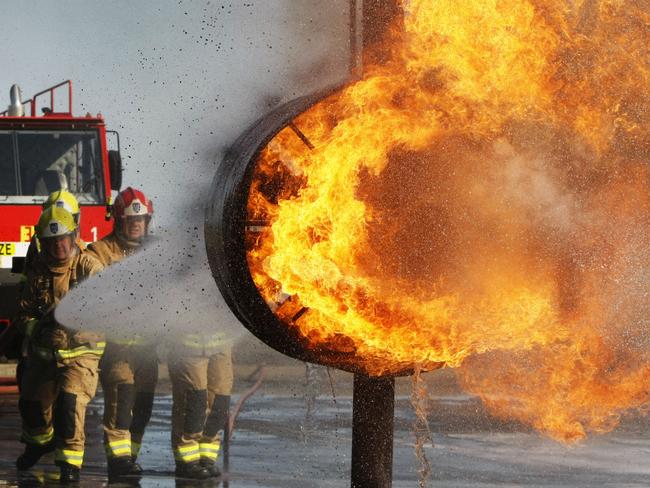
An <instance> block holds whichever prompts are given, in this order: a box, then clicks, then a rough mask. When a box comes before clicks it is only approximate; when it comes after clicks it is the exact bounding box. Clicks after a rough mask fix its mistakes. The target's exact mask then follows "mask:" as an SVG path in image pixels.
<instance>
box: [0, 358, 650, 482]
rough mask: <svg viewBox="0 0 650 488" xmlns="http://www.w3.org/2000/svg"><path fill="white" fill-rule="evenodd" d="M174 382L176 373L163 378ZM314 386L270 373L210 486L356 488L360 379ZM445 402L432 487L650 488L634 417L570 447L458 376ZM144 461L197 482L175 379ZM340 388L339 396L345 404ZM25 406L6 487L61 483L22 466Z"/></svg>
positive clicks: (5, 421)
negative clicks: (464, 385) (500, 409)
mask: <svg viewBox="0 0 650 488" xmlns="http://www.w3.org/2000/svg"><path fill="white" fill-rule="evenodd" d="M238 369H239V370H238V381H237V385H236V394H235V395H234V397H233V403H236V402H237V400H238V398H239V397H240V396H241V394H242V393H244V392H245V391H246V390H247V388H248V387H249V386H250V383H249V382H247V381H246V376H248V375H249V374H250V373H251V372H252V371H253V369H254V368H253V367H252V366H247V367H246V366H242V367H240V368H238ZM163 377H164V373H163ZM311 378H312V379H311V380H310V381H309V382H308V381H307V380H306V375H305V368H304V366H302V365H300V364H299V363H292V364H289V365H285V366H277V365H275V366H271V367H268V368H267V369H266V380H265V381H264V383H263V385H262V387H261V388H260V389H259V390H258V391H257V393H256V394H255V395H253V396H252V397H251V398H250V399H249V400H248V401H247V402H246V403H245V404H244V405H243V407H242V409H241V413H240V415H239V418H238V420H237V425H236V430H235V432H234V435H233V439H232V442H231V445H230V456H229V464H230V466H229V468H230V469H229V474H228V475H227V476H226V477H224V479H223V480H221V481H210V482H205V483H203V484H201V485H200V486H219V483H221V482H223V485H224V486H230V487H237V488H248V487H282V488H310V487H346V486H349V476H350V475H349V473H350V446H351V415H352V401H351V390H350V379H351V377H350V375H347V374H343V373H334V374H333V375H332V377H331V380H330V378H329V377H328V376H327V374H326V373H325V372H324V370H318V371H316V372H313V374H312V375H311ZM427 381H428V383H429V384H430V394H431V397H432V399H433V405H432V407H433V408H432V411H431V413H430V415H429V420H430V425H431V430H432V432H433V446H431V445H430V444H428V445H427V446H426V448H425V451H426V456H427V457H428V459H429V461H430V462H431V465H432V475H431V478H430V481H429V482H428V484H427V486H432V487H433V486H435V487H481V488H487V487H494V486H499V487H519V486H527V487H528V486H530V487H554V486H558V487H594V486H606V487H617V488H620V487H645V486H650V463H649V462H648V461H649V460H650V424H649V423H648V422H647V421H646V420H645V419H640V420H639V419H636V420H631V421H628V422H627V423H626V424H625V425H623V426H621V428H620V429H618V430H617V431H616V432H613V433H611V434H608V435H604V436H598V437H593V438H591V439H589V440H588V441H587V442H585V443H584V444H583V445H582V446H580V447H574V448H567V447H564V446H562V445H559V444H557V443H555V442H553V441H551V440H548V439H545V438H543V437H540V436H539V435H537V434H536V433H534V432H530V431H529V430H528V429H526V428H525V427H524V426H521V425H517V424H514V423H504V422H499V421H496V420H494V419H492V418H491V417H490V416H489V415H487V414H486V412H485V411H484V409H483V408H482V406H481V404H480V402H479V401H478V400H477V399H475V398H473V397H469V396H466V395H464V394H462V392H460V391H458V390H457V388H456V387H455V384H454V380H453V375H450V374H449V373H447V372H437V373H432V374H430V375H429V376H428V377H427ZM160 386H161V388H160V394H159V395H158V396H157V398H156V403H155V411H154V415H153V420H152V422H151V425H150V428H149V429H148V431H147V434H146V436H145V442H144V446H143V452H142V455H141V458H140V462H141V464H142V466H143V467H144V468H145V470H146V472H145V476H144V477H143V478H142V479H141V480H140V486H143V487H172V486H197V484H196V483H192V482H190V483H187V482H183V481H182V480H174V478H173V476H172V470H173V461H172V453H171V449H170V446H169V429H170V413H171V398H170V396H169V390H168V385H167V383H166V381H165V380H164V379H163V381H162V382H161V385H160ZM409 388H410V386H409V381H408V380H399V381H398V388H397V402H396V414H395V452H394V458H395V461H394V469H393V472H394V481H393V486H394V487H395V488H397V487H416V486H418V474H417V470H418V466H419V464H418V461H417V459H416V456H415V449H414V435H413V429H412V426H413V422H414V419H415V416H414V413H413V409H412V406H411V403H410V401H409ZM332 391H334V394H335V397H334V398H333V395H332ZM101 405H102V397H101V393H99V394H98V397H97V398H96V399H95V400H94V401H93V403H92V404H91V408H90V411H89V415H88V421H87V437H88V439H89V441H88V445H87V448H86V462H85V465H84V473H83V482H82V486H89V487H90V486H102V485H106V484H107V481H106V478H105V475H104V469H105V464H104V454H103V447H102V445H101V426H100V420H101V411H102V406H101ZM18 435H19V417H18V414H17V410H16V405H15V399H14V400H12V399H11V398H7V397H5V398H4V400H2V402H1V404H0V487H2V486H7V487H13V486H40V485H55V484H57V482H56V469H55V468H54V466H53V465H52V458H51V457H47V458H44V459H43V462H42V463H41V464H39V465H38V466H37V468H36V469H34V470H32V472H30V474H28V475H20V476H19V475H18V473H17V472H16V470H15V469H14V467H13V463H14V460H15V458H16V456H17V455H18V454H19V453H20V452H21V450H22V447H21V445H20V444H19V443H18V442H17V439H18Z"/></svg>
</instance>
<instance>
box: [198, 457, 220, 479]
mask: <svg viewBox="0 0 650 488" xmlns="http://www.w3.org/2000/svg"><path fill="white" fill-rule="evenodd" d="M201 466H203V467H204V468H205V469H206V470H207V471H208V473H210V477H211V478H218V477H219V476H221V471H220V470H219V468H217V463H215V462H214V461H211V460H209V459H201Z"/></svg>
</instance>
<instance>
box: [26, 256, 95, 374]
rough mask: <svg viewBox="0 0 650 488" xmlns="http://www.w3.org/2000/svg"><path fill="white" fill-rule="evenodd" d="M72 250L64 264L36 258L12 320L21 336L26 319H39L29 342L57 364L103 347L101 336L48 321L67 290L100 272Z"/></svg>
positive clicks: (87, 259) (90, 258)
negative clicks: (17, 309)
mask: <svg viewBox="0 0 650 488" xmlns="http://www.w3.org/2000/svg"><path fill="white" fill-rule="evenodd" d="M75 249H76V251H75V254H74V256H72V257H71V258H70V259H68V260H67V261H66V262H64V263H52V262H50V261H49V260H48V259H47V257H46V256H45V254H44V253H39V254H38V255H37V257H36V259H35V261H34V262H33V263H32V266H31V267H30V269H28V270H27V281H26V283H25V286H24V287H23V290H22V293H21V297H20V300H19V302H18V306H19V312H18V316H17V318H16V321H15V324H16V326H17V327H18V328H19V330H20V331H21V332H23V333H25V332H26V330H25V326H26V324H27V323H28V322H29V321H30V320H32V319H38V320H40V321H41V323H40V324H39V327H38V330H37V331H36V332H35V333H34V335H33V337H32V338H31V341H30V342H31V343H32V345H33V346H34V347H37V348H40V349H46V350H50V351H52V353H53V354H54V355H55V357H56V359H57V360H59V361H65V360H66V359H72V358H74V357H78V356H81V355H83V354H88V353H89V354H97V355H101V352H103V348H104V343H103V336H102V334H100V333H97V332H92V331H82V330H75V329H70V328H67V327H63V326H62V325H60V324H58V323H56V321H55V320H54V319H53V318H52V314H51V311H52V310H53V309H54V307H55V306H56V305H57V304H58V303H59V301H60V300H61V299H62V298H63V297H64V296H65V295H66V293H68V291H69V290H70V289H71V288H73V287H74V286H76V285H77V283H78V282H80V281H83V280H85V279H86V278H88V277H89V276H91V275H93V274H95V273H97V272H99V271H101V270H102V265H101V264H100V263H99V262H98V261H97V260H96V259H94V258H93V257H92V256H89V255H88V254H86V253H85V252H82V251H81V250H79V248H75Z"/></svg>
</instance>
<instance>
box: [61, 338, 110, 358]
mask: <svg viewBox="0 0 650 488" xmlns="http://www.w3.org/2000/svg"><path fill="white" fill-rule="evenodd" d="M105 348H106V343H105V342H98V343H97V344H96V345H95V347H92V346H79V347H75V348H73V349H57V351H56V353H55V356H56V358H57V359H58V360H59V361H61V360H64V359H73V358H76V357H79V356H83V355H84V354H94V355H97V356H101V355H102V354H104V349H105Z"/></svg>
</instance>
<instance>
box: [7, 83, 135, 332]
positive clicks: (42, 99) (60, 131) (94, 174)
mask: <svg viewBox="0 0 650 488" xmlns="http://www.w3.org/2000/svg"><path fill="white" fill-rule="evenodd" d="M10 99H11V103H10V105H9V108H8V109H7V110H6V111H4V112H2V113H0V334H2V332H3V330H4V329H6V328H8V327H9V326H10V320H11V317H12V316H13V315H14V314H15V312H16V308H17V297H18V287H19V284H20V281H21V276H22V271H23V266H24V260H25V255H26V253H27V248H28V247H29V242H30V240H31V239H32V236H33V234H34V225H35V224H36V222H37V221H38V218H39V216H40V214H41V211H42V205H43V203H44V202H45V200H46V199H47V196H48V195H49V194H50V193H51V192H53V191H56V190H59V189H65V190H68V191H69V192H71V193H72V194H73V195H75V197H76V198H77V200H78V201H79V205H80V207H81V221H80V232H81V238H82V239H83V240H84V241H86V242H94V241H96V240H98V239H101V238H102V237H104V236H105V235H106V234H108V233H109V232H110V230H111V229H112V227H113V225H112V222H111V217H110V213H109V206H110V203H111V191H112V190H115V191H119V189H120V186H121V184H122V161H121V156H120V147H119V134H118V133H117V132H115V131H109V130H106V125H105V123H104V119H103V117H102V115H101V114H97V115H91V114H90V113H88V114H86V115H85V116H81V117H79V116H74V115H73V114H72V82H71V81H70V80H67V81H64V82H63V83H59V84H58V85H55V86H52V87H50V88H48V89H46V90H43V91H42V92H39V93H37V94H36V95H34V96H33V97H32V98H31V99H29V100H26V101H23V100H21V92H20V88H19V87H18V85H13V86H12V87H11V90H10ZM37 112H39V113H37ZM107 134H108V135H109V136H110V139H111V142H112V143H113V146H114V147H115V149H110V150H109V148H108V145H107Z"/></svg>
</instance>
